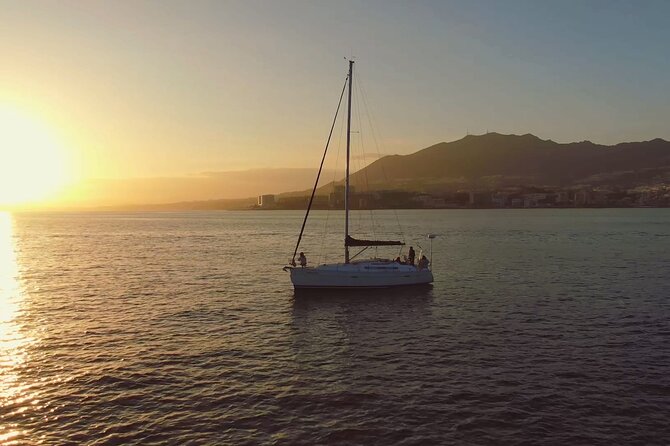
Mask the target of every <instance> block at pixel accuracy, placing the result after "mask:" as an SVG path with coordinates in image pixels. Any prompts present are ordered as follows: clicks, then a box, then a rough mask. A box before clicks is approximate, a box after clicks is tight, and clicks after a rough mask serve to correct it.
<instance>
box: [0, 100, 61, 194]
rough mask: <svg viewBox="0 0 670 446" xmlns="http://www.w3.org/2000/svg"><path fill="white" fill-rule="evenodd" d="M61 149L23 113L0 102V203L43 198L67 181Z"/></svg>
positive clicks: (45, 129)
mask: <svg viewBox="0 0 670 446" xmlns="http://www.w3.org/2000/svg"><path fill="white" fill-rule="evenodd" d="M65 155H66V154H65V150H64V148H63V147H62V145H61V144H60V143H59V141H58V138H57V137H56V136H55V134H54V133H53V131H52V130H51V129H50V128H49V127H48V126H47V125H46V124H44V123H43V122H41V121H40V120H38V119H36V118H34V117H32V116H30V114H28V113H27V112H25V111H23V110H21V109H19V108H17V107H12V106H11V105H8V104H2V103H0V205H17V204H24V203H30V202H35V201H39V200H44V199H47V198H49V197H50V196H52V195H54V194H55V193H56V192H58V190H59V189H60V188H61V187H62V186H63V185H64V184H65V182H66V181H67V172H66V167H67V166H66V157H65Z"/></svg>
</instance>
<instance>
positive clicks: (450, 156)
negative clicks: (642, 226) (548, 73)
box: [322, 133, 670, 193]
mask: <svg viewBox="0 0 670 446" xmlns="http://www.w3.org/2000/svg"><path fill="white" fill-rule="evenodd" d="M650 182H651V183H654V182H656V183H658V182H665V183H666V184H667V183H670V142H668V141H665V140H663V139H654V140H651V141H643V142H630V143H622V144H617V145H614V146H605V145H599V144H594V143H592V142H590V141H582V142H575V143H568V144H560V143H557V142H554V141H551V140H542V139H540V138H538V137H537V136H534V135H531V134H526V135H521V136H519V135H501V134H498V133H487V134H485V135H479V136H474V135H469V136H466V137H465V138H463V139H460V140H457V141H453V142H449V143H446V142H442V143H439V144H435V145H433V146H430V147H427V148H425V149H423V150H420V151H418V152H415V153H413V154H410V155H393V156H386V157H384V158H380V159H378V160H376V161H375V162H373V163H372V164H370V165H368V166H367V167H365V168H363V169H361V170H359V171H357V172H356V173H354V174H352V177H351V183H352V184H353V185H355V186H356V187H357V188H360V189H359V190H381V189H406V190H418V191H425V192H438V191H447V190H455V189H458V188H462V187H480V188H484V187H491V188H495V187H504V186H510V185H523V186H559V187H570V186H577V185H598V184H607V185H616V186H635V185H640V184H648V183H650ZM329 188H332V185H327V186H325V187H324V188H322V193H325V192H326V190H327V189H329Z"/></svg>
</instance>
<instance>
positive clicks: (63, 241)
mask: <svg viewBox="0 0 670 446" xmlns="http://www.w3.org/2000/svg"><path fill="white" fill-rule="evenodd" d="M375 215H376V218H377V222H378V223H379V224H380V225H379V226H378V228H380V229H377V232H375V233H374V234H372V233H371V231H370V230H369V228H367V227H366V226H365V223H362V222H363V221H364V217H367V213H365V212H361V213H357V214H355V215H354V218H353V226H354V230H355V231H356V232H355V234H356V235H371V236H380V237H382V236H397V232H395V231H397V223H398V222H400V223H401V225H402V227H403V230H404V233H405V236H406V238H407V239H408V241H409V242H410V243H412V244H413V245H414V247H415V248H418V247H421V248H423V249H424V250H425V251H429V244H428V243H427V240H426V239H425V238H424V237H422V234H425V233H428V232H434V233H440V234H442V236H441V237H439V238H437V239H435V240H434V244H433V251H434V254H433V265H434V274H435V279H436V280H435V283H434V286H433V288H432V289H429V290H423V291H414V290H402V291H400V292H366V293H349V294H339V295H338V294H332V293H331V294H324V293H321V294H316V295H311V296H294V295H293V291H292V288H291V286H290V281H289V277H288V274H286V273H284V272H283V271H281V267H282V266H283V265H284V264H285V262H286V261H287V259H288V258H289V257H290V254H291V253H292V251H293V243H294V242H295V238H296V233H297V231H298V229H299V226H300V222H301V219H302V214H301V213H300V212H280V211H274V212H192V213H72V214H65V213H45V214H27V213H26V214H15V215H9V214H4V215H0V443H4V444H58V445H63V444H92V445H112V444H194V445H195V444H234V445H241V444H282V445H284V444H285V445H297V444H304V445H313V444H366V445H368V444H379V445H391V444H399V445H411V444H416V445H426V444H473V445H480V444H481V445H486V444H528V445H544V444H546V445H568V444H569V445H580V444H583V445H611V444H626V445H632V444H640V445H651V444H659V445H661V444H668V443H669V442H670V209H637V210H528V211H526V210H481V211H477V210H455V211H401V212H398V213H397V214H396V213H394V212H391V211H383V212H379V213H376V214H375ZM339 220H340V214H338V213H323V212H317V213H316V214H315V218H314V219H313V220H312V221H311V223H310V225H309V227H308V235H307V236H306V239H305V241H304V244H303V247H304V251H305V252H306V254H307V256H308V259H309V260H310V262H317V261H324V260H329V259H330V260H336V259H337V258H338V257H339V256H341V249H340V244H341V239H342V234H341V231H342V229H341V227H342V225H341V222H340V221H339ZM417 251H418V249H417ZM396 254H397V251H392V252H391V253H390V254H389V255H393V256H395V255H396Z"/></svg>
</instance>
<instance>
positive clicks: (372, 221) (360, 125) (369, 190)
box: [355, 83, 377, 253]
mask: <svg viewBox="0 0 670 446" xmlns="http://www.w3.org/2000/svg"><path fill="white" fill-rule="evenodd" d="M356 87H357V90H356V91H355V93H356V101H357V103H358V104H360V103H361V102H362V100H360V99H359V97H361V98H362V93H361V91H360V88H361V87H360V83H357V84H356ZM361 109H362V107H360V106H359V107H358V109H357V110H358V113H357V114H356V117H357V118H358V128H359V134H358V137H359V139H360V145H361V157H362V164H363V168H362V170H363V179H364V180H365V188H366V190H367V194H368V196H370V194H371V193H372V188H371V187H370V178H369V177H368V172H367V169H366V167H367V166H366V155H365V143H364V140H363V121H362V120H361V114H362V113H361ZM359 175H360V174H359ZM368 208H369V209H368V212H369V214H370V229H371V231H372V239H373V240H376V239H377V234H376V231H375V217H374V213H373V212H372V207H371V206H369V205H368ZM376 252H377V248H376V247H375V253H376Z"/></svg>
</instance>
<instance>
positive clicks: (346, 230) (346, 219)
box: [344, 60, 354, 263]
mask: <svg viewBox="0 0 670 446" xmlns="http://www.w3.org/2000/svg"><path fill="white" fill-rule="evenodd" d="M353 76H354V61H353V60H350V61H349V100H348V103H347V172H346V175H345V177H344V263H349V246H348V245H347V240H348V239H349V153H350V142H351V141H350V140H351V84H352V80H353Z"/></svg>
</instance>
